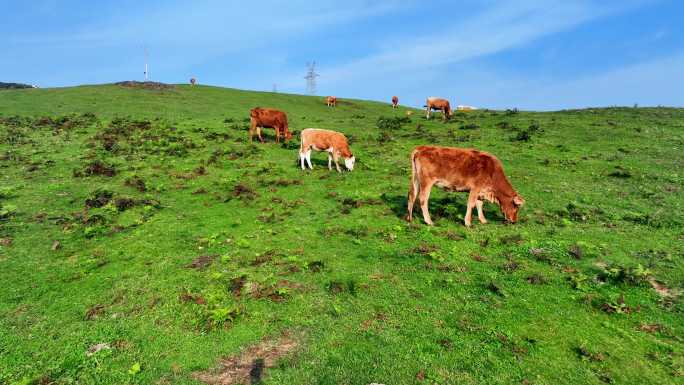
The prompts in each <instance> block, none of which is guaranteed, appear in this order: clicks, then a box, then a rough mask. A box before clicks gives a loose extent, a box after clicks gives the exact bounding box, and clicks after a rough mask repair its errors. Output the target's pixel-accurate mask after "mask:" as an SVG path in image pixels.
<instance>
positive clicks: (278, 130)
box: [249, 107, 292, 143]
mask: <svg viewBox="0 0 684 385" xmlns="http://www.w3.org/2000/svg"><path fill="white" fill-rule="evenodd" d="M249 120H250V123H251V124H250V127H249V141H250V142H251V141H252V138H253V137H254V133H256V134H257V136H258V137H259V140H260V141H261V142H262V143H263V141H264V139H263V138H262V137H261V128H262V127H264V128H274V129H275V137H276V143H280V135H283V137H284V138H285V142H287V141H288V139H290V138H291V137H292V134H291V133H290V131H288V129H287V115H286V114H285V113H284V112H282V111H278V110H274V109H272V108H261V107H255V108H252V109H251V110H249Z"/></svg>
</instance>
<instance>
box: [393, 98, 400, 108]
mask: <svg viewBox="0 0 684 385" xmlns="http://www.w3.org/2000/svg"><path fill="white" fill-rule="evenodd" d="M392 108H399V97H397V96H392Z"/></svg>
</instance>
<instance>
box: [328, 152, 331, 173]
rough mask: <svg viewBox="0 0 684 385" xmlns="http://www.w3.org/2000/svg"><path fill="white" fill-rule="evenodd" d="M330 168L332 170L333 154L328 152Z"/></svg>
mask: <svg viewBox="0 0 684 385" xmlns="http://www.w3.org/2000/svg"><path fill="white" fill-rule="evenodd" d="M328 170H329V171H332V154H331V153H330V152H328Z"/></svg>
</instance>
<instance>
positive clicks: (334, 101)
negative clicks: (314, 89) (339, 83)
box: [325, 96, 337, 107]
mask: <svg viewBox="0 0 684 385" xmlns="http://www.w3.org/2000/svg"><path fill="white" fill-rule="evenodd" d="M325 104H327V105H328V107H335V106H337V96H328V97H327V98H325Z"/></svg>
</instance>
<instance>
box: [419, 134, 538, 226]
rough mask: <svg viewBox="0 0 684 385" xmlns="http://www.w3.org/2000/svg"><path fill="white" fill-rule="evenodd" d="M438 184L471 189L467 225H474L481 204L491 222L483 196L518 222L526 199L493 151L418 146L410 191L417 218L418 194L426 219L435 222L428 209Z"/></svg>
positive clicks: (464, 189)
mask: <svg viewBox="0 0 684 385" xmlns="http://www.w3.org/2000/svg"><path fill="white" fill-rule="evenodd" d="M434 184H436V185H437V186H438V187H442V188H444V189H446V190H450V191H469V192H470V195H469V196H468V206H467V210H466V215H465V225H466V226H468V227H470V224H471V218H472V210H473V207H477V216H478V219H479V220H480V223H487V221H486V220H485V217H484V214H483V213H482V204H483V202H482V200H483V199H486V200H488V201H490V202H493V203H496V204H498V205H499V207H500V208H501V211H502V212H503V214H504V217H505V218H506V220H507V221H509V222H512V223H515V222H516V221H517V219H518V209H519V208H520V206H522V205H523V203H525V201H524V200H523V198H522V197H521V196H519V195H518V193H516V192H515V190H514V189H513V186H511V184H510V183H509V182H508V179H507V178H506V175H504V171H503V166H502V165H501V162H500V161H499V160H498V159H497V158H496V157H494V156H493V155H491V154H488V153H486V152H482V151H477V150H473V149H463V148H454V147H439V146H418V147H416V148H415V149H414V150H413V152H412V153H411V186H410V188H409V193H408V216H407V218H406V219H407V220H408V221H409V222H410V221H411V220H412V219H413V205H414V203H415V201H416V195H418V199H419V201H420V208H421V211H422V212H423V219H424V220H425V223H427V224H428V225H432V224H433V222H432V220H431V219H430V213H429V212H428V200H429V198H430V190H431V189H432V186H433V185H434Z"/></svg>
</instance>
